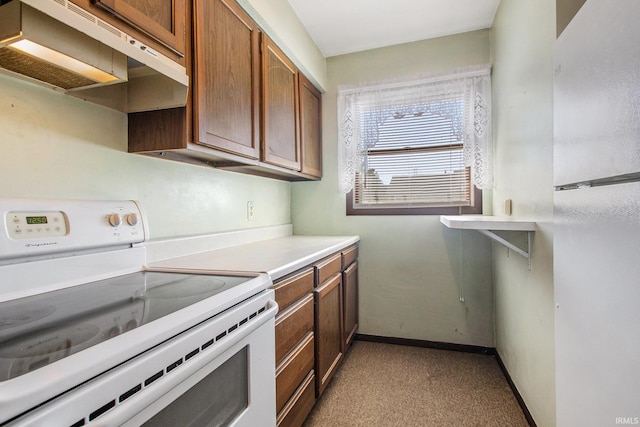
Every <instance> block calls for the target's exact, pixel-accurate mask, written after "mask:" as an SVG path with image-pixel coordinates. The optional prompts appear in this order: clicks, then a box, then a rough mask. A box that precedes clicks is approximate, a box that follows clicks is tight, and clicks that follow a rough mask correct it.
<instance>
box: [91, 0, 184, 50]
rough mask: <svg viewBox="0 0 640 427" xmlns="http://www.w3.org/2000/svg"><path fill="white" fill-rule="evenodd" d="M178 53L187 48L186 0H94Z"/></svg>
mask: <svg viewBox="0 0 640 427" xmlns="http://www.w3.org/2000/svg"><path fill="white" fill-rule="evenodd" d="M93 2H94V4H95V5H96V6H98V7H101V8H102V9H104V10H106V11H108V12H110V13H112V14H113V15H115V16H116V17H118V18H119V19H121V20H122V21H124V22H126V23H127V24H129V25H131V26H132V27H134V28H136V29H137V30H139V31H141V32H143V33H145V34H146V35H148V36H149V37H151V38H153V39H154V40H156V41H157V42H159V43H161V44H162V45H163V46H165V47H166V48H168V49H170V50H171V51H173V52H174V53H176V54H178V55H179V56H184V54H185V49H186V45H185V43H186V27H185V13H186V8H185V5H186V0H93Z"/></svg>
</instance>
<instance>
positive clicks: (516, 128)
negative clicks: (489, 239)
mask: <svg viewBox="0 0 640 427" xmlns="http://www.w3.org/2000/svg"><path fill="white" fill-rule="evenodd" d="M554 40H555V1H553V0H544V1H539V0H503V1H502V2H501V3H500V7H499V9H498V12H497V14H496V17H495V20H494V24H493V27H492V30H491V57H492V63H493V75H492V85H493V86H492V87H493V100H492V101H493V114H494V115H493V120H494V128H493V135H494V140H495V144H496V145H495V149H496V153H495V154H496V155H495V165H496V167H495V183H496V188H495V190H494V192H493V199H494V207H493V208H494V213H495V214H496V215H497V214H500V213H501V212H502V203H503V201H504V199H508V198H510V199H512V200H513V217H514V218H524V219H531V220H534V221H536V223H537V227H538V228H537V230H536V232H535V236H534V240H533V249H532V256H533V259H532V262H533V266H532V269H531V271H529V269H528V266H527V261H526V259H525V258H523V257H520V256H519V255H517V254H514V253H511V254H509V253H508V251H507V249H506V248H504V247H502V246H499V245H497V244H494V247H493V259H494V286H495V322H496V347H497V350H498V353H499V354H500V357H501V358H502V360H503V362H504V364H505V365H506V367H507V369H508V371H509V373H510V375H511V378H512V380H513V382H514V383H515V385H516V387H517V388H518V390H519V392H520V394H521V395H522V397H523V399H524V401H525V403H526V405H527V407H528V408H529V410H530V412H531V414H532V416H533V418H534V419H535V421H536V423H537V425H538V426H553V425H555V386H554V381H555V376H554V369H555V368H554V324H553V319H554V306H553V265H552V261H553V256H552V240H553V229H552V215H553V185H552V174H553V170H552V149H553V146H552V144H553V109H552V107H553V103H552V102H553V97H552V95H553V62H552V50H551V49H552V44H553V41H554ZM512 237H513V238H514V239H519V238H518V237H517V236H512ZM521 243H523V242H521Z"/></svg>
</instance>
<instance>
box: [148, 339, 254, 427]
mask: <svg viewBox="0 0 640 427" xmlns="http://www.w3.org/2000/svg"><path fill="white" fill-rule="evenodd" d="M248 384H249V367H248V364H247V347H244V348H243V349H242V350H240V351H239V352H238V353H236V354H235V355H233V356H232V357H231V358H230V359H229V360H227V361H226V362H224V363H223V364H222V365H220V366H219V367H218V368H217V369H216V370H214V371H213V372H211V373H210V374H209V375H207V376H206V377H205V378H203V379H202V380H201V381H200V382H199V383H197V384H196V385H195V386H193V387H192V388H190V389H189V390H188V391H187V392H186V393H184V394H183V395H182V396H180V397H179V398H178V399H176V400H174V401H173V402H172V403H171V404H170V405H169V406H167V407H166V408H164V409H163V410H162V411H160V412H159V413H157V414H156V415H155V416H154V417H153V418H151V419H150V420H149V421H147V422H146V423H145V424H144V425H145V426H159V427H166V426H193V427H197V426H210V427H213V426H226V425H229V424H230V423H231V422H232V421H233V420H234V419H235V418H236V417H237V416H238V415H240V413H242V412H243V411H244V410H245V408H247V406H248V403H249V385H248Z"/></svg>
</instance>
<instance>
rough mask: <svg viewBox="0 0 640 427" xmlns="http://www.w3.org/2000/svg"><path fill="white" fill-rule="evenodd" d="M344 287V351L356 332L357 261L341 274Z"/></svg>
mask: <svg viewBox="0 0 640 427" xmlns="http://www.w3.org/2000/svg"><path fill="white" fill-rule="evenodd" d="M342 286H343V287H344V289H343V293H344V346H345V349H346V348H347V346H348V345H349V344H351V341H353V338H354V337H355V335H356V332H358V261H355V262H353V263H352V264H351V265H350V266H349V267H347V269H346V270H344V272H343V273H342Z"/></svg>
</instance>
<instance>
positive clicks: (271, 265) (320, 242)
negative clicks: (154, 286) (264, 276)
mask: <svg viewBox="0 0 640 427" xmlns="http://www.w3.org/2000/svg"><path fill="white" fill-rule="evenodd" d="M359 240H360V237H359V236H299V235H290V236H285V237H278V238H273V239H267V240H262V241H257V242H252V243H247V244H241V245H236V246H231V247H226V248H220V249H214V250H210V251H203V252H199V253H195V254H191V255H185V256H180V257H177V258H169V259H164V260H161V261H156V262H150V263H149V264H148V265H149V267H162V268H173V269H188V270H226V271H246V272H261V273H262V272H264V273H268V274H269V275H270V276H271V279H272V280H274V281H275V280H277V279H279V278H281V277H283V276H285V275H287V274H289V273H292V272H294V271H296V270H299V269H301V268H303V267H305V266H307V265H309V264H312V263H314V262H316V261H318V260H320V259H322V258H324V257H326V256H328V255H331V254H333V253H335V252H338V251H340V250H342V249H344V248H346V247H348V246H350V245H353V244H354V243H357V242H358V241H359Z"/></svg>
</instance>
